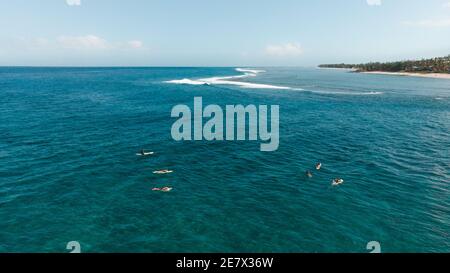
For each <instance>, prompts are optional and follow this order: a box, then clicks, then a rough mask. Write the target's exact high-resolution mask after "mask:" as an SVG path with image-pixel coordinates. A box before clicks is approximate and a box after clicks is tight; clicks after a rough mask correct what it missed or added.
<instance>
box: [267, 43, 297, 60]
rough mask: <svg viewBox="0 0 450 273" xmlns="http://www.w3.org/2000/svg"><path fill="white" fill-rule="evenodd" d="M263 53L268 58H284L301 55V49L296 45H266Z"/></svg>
mask: <svg viewBox="0 0 450 273" xmlns="http://www.w3.org/2000/svg"><path fill="white" fill-rule="evenodd" d="M265 53H266V54H267V55H270V56H278V57H286V56H291V57H295V56H299V55H301V54H303V48H302V47H301V46H300V44H297V43H287V44H282V45H268V46H267V47H266V49H265Z"/></svg>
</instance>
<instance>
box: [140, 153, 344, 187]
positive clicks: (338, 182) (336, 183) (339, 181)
mask: <svg viewBox="0 0 450 273" xmlns="http://www.w3.org/2000/svg"><path fill="white" fill-rule="evenodd" d="M152 154H153V152H146V151H145V150H144V149H142V150H141V152H140V153H139V154H138V155H141V156H147V155H152ZM320 169H322V163H320V162H319V163H317V164H316V170H317V171H320ZM153 173H154V174H169V173H173V171H172V170H168V169H163V170H156V171H154V172H153ZM306 176H307V177H308V178H312V177H313V173H312V172H311V171H310V170H307V171H306ZM342 183H344V179H342V178H335V179H333V180H332V181H331V185H332V186H339V185H341V184H342ZM172 189H173V188H172V187H167V186H166V187H162V188H153V189H152V191H161V192H169V191H171V190H172Z"/></svg>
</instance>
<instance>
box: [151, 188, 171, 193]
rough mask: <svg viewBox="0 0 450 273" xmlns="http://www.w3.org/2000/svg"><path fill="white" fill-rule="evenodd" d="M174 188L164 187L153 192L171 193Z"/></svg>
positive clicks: (154, 189)
mask: <svg viewBox="0 0 450 273" xmlns="http://www.w3.org/2000/svg"><path fill="white" fill-rule="evenodd" d="M172 189H173V188H171V187H163V188H153V189H152V191H162V192H169V191H171V190H172Z"/></svg>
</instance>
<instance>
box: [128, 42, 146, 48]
mask: <svg viewBox="0 0 450 273" xmlns="http://www.w3.org/2000/svg"><path fill="white" fill-rule="evenodd" d="M127 44H128V46H129V47H131V48H136V49H137V48H142V47H143V46H144V43H143V42H141V41H138V40H134V41H128V43H127Z"/></svg>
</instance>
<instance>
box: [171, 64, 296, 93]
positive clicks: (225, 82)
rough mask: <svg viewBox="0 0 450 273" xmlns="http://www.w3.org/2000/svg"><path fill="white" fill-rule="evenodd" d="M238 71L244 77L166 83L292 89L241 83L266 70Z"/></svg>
mask: <svg viewBox="0 0 450 273" xmlns="http://www.w3.org/2000/svg"><path fill="white" fill-rule="evenodd" d="M236 71H238V72H242V73H244V74H242V75H236V76H227V77H211V78H205V79H198V80H191V79H182V80H171V81H166V83H175V84H190V85H213V84H218V85H235V86H239V87H242V88H254V89H285V90H287V89H292V88H291V87H286V86H277V85H270V84H261V83H250V82H240V81H236V80H235V79H242V78H247V77H255V76H256V75H258V74H259V73H264V72H265V71H264V70H256V69H247V68H236Z"/></svg>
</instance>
